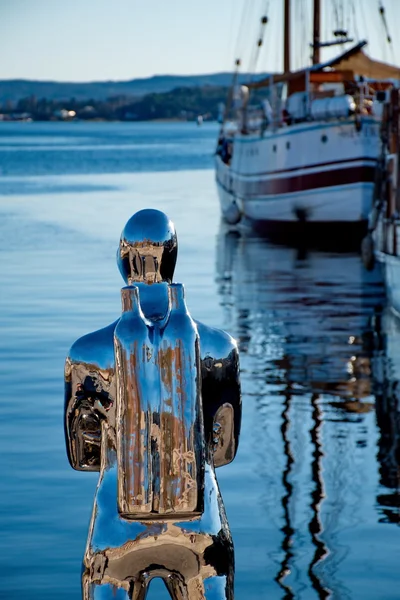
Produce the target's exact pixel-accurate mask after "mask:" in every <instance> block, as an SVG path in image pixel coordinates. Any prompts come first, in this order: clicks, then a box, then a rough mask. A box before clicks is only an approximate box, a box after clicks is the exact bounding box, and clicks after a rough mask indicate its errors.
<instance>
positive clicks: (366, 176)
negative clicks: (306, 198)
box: [220, 166, 375, 198]
mask: <svg viewBox="0 0 400 600" xmlns="http://www.w3.org/2000/svg"><path fill="white" fill-rule="evenodd" d="M374 180H375V168H374V167H371V166H370V167H368V166H362V167H349V168H346V169H332V170H331V171H323V172H319V173H309V174H304V175H297V176H295V177H284V178H280V179H267V180H261V181H238V180H235V179H234V178H233V181H232V192H233V193H234V194H237V195H238V196H239V197H242V198H249V197H251V196H256V197H257V196H277V195H279V194H290V193H293V192H303V191H306V190H314V189H318V188H327V187H334V186H338V185H350V184H353V183H371V182H373V181H374ZM220 183H221V184H222V182H220Z"/></svg>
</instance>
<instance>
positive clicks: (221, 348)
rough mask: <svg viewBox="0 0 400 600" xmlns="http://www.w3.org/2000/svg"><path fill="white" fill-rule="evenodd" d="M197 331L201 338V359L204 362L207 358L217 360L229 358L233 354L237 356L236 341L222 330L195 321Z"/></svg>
mask: <svg viewBox="0 0 400 600" xmlns="http://www.w3.org/2000/svg"><path fill="white" fill-rule="evenodd" d="M195 323H196V325H197V330H198V332H199V336H200V351H201V359H202V360H204V359H205V358H207V357H212V358H215V359H219V358H222V359H224V358H228V357H229V356H230V355H232V353H233V354H234V355H237V353H238V348H237V343H236V340H235V339H234V338H233V337H232V336H231V335H229V333H227V332H226V331H223V330H222V329H216V328H214V327H209V326H208V325H204V323H200V322H199V321H195Z"/></svg>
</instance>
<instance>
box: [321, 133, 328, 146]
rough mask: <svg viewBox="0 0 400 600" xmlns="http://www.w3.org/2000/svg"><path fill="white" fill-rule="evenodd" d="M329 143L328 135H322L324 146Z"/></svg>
mask: <svg viewBox="0 0 400 600" xmlns="http://www.w3.org/2000/svg"><path fill="white" fill-rule="evenodd" d="M327 141H328V136H327V135H325V134H324V135H321V142H322V143H323V144H326V142H327Z"/></svg>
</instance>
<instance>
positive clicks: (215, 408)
mask: <svg viewBox="0 0 400 600" xmlns="http://www.w3.org/2000/svg"><path fill="white" fill-rule="evenodd" d="M225 346H226V344H225ZM225 349H226V348H225ZM228 350H229V351H228V353H226V354H225V357H224V358H211V356H207V357H205V358H204V359H203V361H202V397H203V412H204V428H205V433H206V438H207V442H208V445H209V447H211V449H212V453H213V459H214V466H215V467H220V466H223V465H226V464H228V463H230V462H231V461H232V460H233V459H234V458H235V455H236V452H237V448H238V444H239V434H240V425H241V417H242V402H241V390H240V380H239V354H238V350H237V346H236V343H235V342H234V340H232V338H230V340H229V348H228Z"/></svg>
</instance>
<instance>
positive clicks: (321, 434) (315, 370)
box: [217, 230, 384, 599]
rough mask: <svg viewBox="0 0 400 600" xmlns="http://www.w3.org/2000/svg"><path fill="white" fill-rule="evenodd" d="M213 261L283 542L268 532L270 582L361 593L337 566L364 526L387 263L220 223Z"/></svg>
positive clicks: (266, 495) (299, 591) (323, 593)
mask: <svg viewBox="0 0 400 600" xmlns="http://www.w3.org/2000/svg"><path fill="white" fill-rule="evenodd" d="M217 273H218V288H219V293H220V295H221V299H222V304H223V306H224V311H225V321H226V322H225V326H226V324H227V323H229V327H234V329H235V335H236V336H237V338H238V340H239V350H240V353H241V364H242V373H243V375H242V378H243V381H242V383H243V385H244V386H245V388H246V393H247V394H249V398H248V403H247V406H248V412H247V414H248V415H249V413H250V412H251V410H252V406H253V404H254V423H252V435H253V438H254V440H255V443H254V447H253V448H252V449H251V450H252V451H254V453H255V455H257V454H258V455H259V460H258V461H256V463H255V464H256V467H257V476H258V477H259V482H260V498H261V501H260V502H261V503H262V511H263V512H264V513H266V525H265V527H266V528H267V530H268V531H269V532H270V531H271V523H274V525H275V523H276V530H277V532H278V531H280V547H274V546H272V547H271V543H272V542H271V543H270V542H268V541H266V542H265V547H266V548H269V552H268V559H267V558H266V568H267V567H268V563H269V561H270V562H271V563H275V562H277V564H276V566H275V567H274V569H276V570H275V582H276V584H277V585H278V586H279V588H280V589H275V590H274V591H273V593H274V594H275V595H276V597H282V598H297V597H307V598H308V597H310V598H311V597H313V598H314V597H318V598H329V597H338V598H343V599H346V598H351V597H354V596H353V595H352V592H350V591H349V588H348V582H347V581H346V578H345V577H344V578H343V579H342V578H341V576H340V568H341V563H342V562H343V561H345V560H346V555H349V554H350V549H349V548H348V547H346V543H345V542H344V541H343V540H340V541H339V538H340V531H341V530H346V528H352V527H355V526H356V523H357V518H358V515H359V511H360V510H362V508H361V502H360V489H363V491H364V490H365V486H363V482H362V481H360V480H362V473H363V468H365V471H368V470H369V465H368V464H367V463H366V462H365V463H364V464H363V461H362V459H361V457H359V456H358V453H359V452H360V453H361V451H362V448H364V446H365V445H367V443H368V438H369V437H370V433H371V432H372V428H373V427H374V425H375V424H374V414H373V409H374V397H373V386H374V384H373V363H374V348H373V343H372V341H373V318H374V315H375V314H376V313H377V312H378V313H379V311H380V310H381V305H382V303H383V302H384V291H383V286H382V277H381V273H380V272H379V269H378V268H377V270H375V271H373V272H370V273H368V272H366V271H365V270H364V269H363V266H362V263H361V260H360V257H359V256H358V255H355V254H354V255H349V254H348V255H340V254H331V253H329V254H328V253H322V252H310V253H308V254H305V253H304V252H299V251H298V250H297V249H295V248H286V247H280V246H274V245H271V244H267V243H266V242H265V241H263V240H262V239H260V238H257V237H256V236H254V235H251V234H248V235H245V234H242V235H238V234H237V233H235V232H229V231H228V232H226V231H224V230H222V231H221V232H220V235H219V237H218V246H217ZM247 451H248V450H247ZM265 457H268V460H265ZM366 460H367V459H366ZM354 498H356V499H357V505H356V506H354V501H353V499H354ZM373 501H374V498H372V502H373ZM262 526H263V524H262V522H261V521H260V527H262ZM272 529H273V527H272ZM277 536H278V534H277ZM270 538H271V539H272V538H273V534H270Z"/></svg>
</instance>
